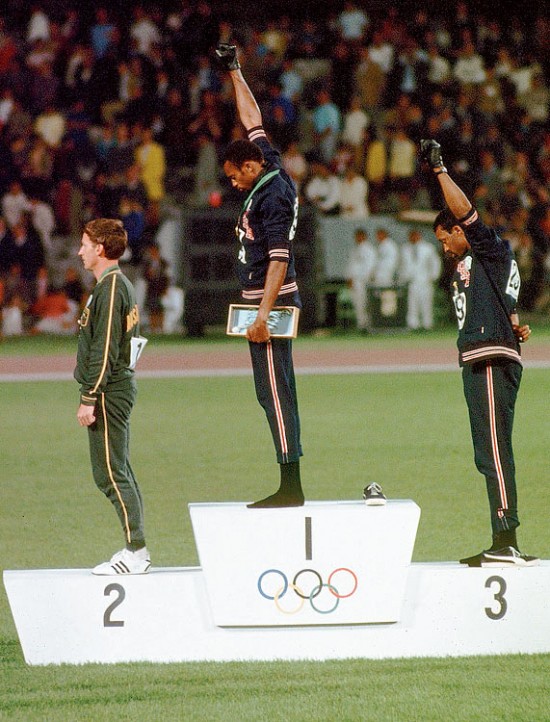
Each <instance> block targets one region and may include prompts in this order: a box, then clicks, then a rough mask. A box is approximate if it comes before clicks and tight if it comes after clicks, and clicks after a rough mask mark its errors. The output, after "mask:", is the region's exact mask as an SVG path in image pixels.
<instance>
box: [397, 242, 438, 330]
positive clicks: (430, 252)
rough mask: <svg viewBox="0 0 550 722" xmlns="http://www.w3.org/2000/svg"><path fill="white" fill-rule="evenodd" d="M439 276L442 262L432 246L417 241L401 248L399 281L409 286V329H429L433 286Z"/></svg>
mask: <svg viewBox="0 0 550 722" xmlns="http://www.w3.org/2000/svg"><path fill="white" fill-rule="evenodd" d="M440 275H441V259H440V257H439V253H438V252H437V250H436V248H435V246H434V245H433V244H432V243H428V241H423V240H419V241H417V242H416V243H407V244H406V245H405V246H404V247H403V251H402V254H401V273H400V278H401V281H402V282H403V283H406V284H407V285H408V299H407V326H408V327H409V328H412V329H417V328H425V329H430V328H432V326H433V296H434V283H435V281H437V279H438V278H439V276H440Z"/></svg>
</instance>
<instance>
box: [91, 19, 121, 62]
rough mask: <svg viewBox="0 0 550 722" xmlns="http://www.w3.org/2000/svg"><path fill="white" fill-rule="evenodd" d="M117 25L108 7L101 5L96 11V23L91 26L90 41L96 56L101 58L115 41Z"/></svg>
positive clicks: (98, 58)
mask: <svg viewBox="0 0 550 722" xmlns="http://www.w3.org/2000/svg"><path fill="white" fill-rule="evenodd" d="M116 31H117V29H116V26H115V25H114V24H113V23H111V22H110V20H109V12H108V10H107V8H105V7H103V6H100V7H98V8H97V9H96V12H95V23H94V24H93V25H92V27H91V28H90V42H91V46H92V50H93V53H94V57H95V58H96V59H97V60H100V59H101V58H102V57H103V56H104V55H105V54H106V53H107V51H108V49H109V47H110V46H111V44H112V43H113V41H114V39H115V34H116Z"/></svg>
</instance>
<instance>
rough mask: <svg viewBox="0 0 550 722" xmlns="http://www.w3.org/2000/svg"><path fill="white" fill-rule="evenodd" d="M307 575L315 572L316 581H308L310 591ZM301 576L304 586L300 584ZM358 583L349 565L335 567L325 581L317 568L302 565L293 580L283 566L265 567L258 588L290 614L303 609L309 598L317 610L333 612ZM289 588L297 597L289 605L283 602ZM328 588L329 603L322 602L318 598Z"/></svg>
mask: <svg viewBox="0 0 550 722" xmlns="http://www.w3.org/2000/svg"><path fill="white" fill-rule="evenodd" d="M308 576H313V581H310V582H309V585H308V588H309V592H308V591H307V589H304V587H305V585H306V584H307V577H308ZM300 579H301V581H302V586H298V581H299V580H300ZM357 585H358V582H357V575H356V574H355V572H353V571H352V570H351V569H348V568H347V567H338V569H334V570H333V571H332V572H331V573H330V574H329V577H328V579H327V581H326V582H323V579H322V577H321V575H320V574H319V572H318V571H316V570H315V569H300V571H299V572H296V574H295V575H294V579H293V580H292V581H291V582H290V581H289V580H288V577H287V576H286V574H285V573H284V572H282V571H281V570H280V569H266V570H265V572H262V573H261V574H260V576H259V577H258V591H259V592H260V594H261V595H262V597H264V599H268V600H269V601H272V602H274V603H275V606H276V607H277V609H278V610H279V612H281V613H282V614H289V615H292V614H298V612H300V611H301V610H302V607H303V606H304V604H305V602H306V600H309V603H310V605H311V608H312V609H313V610H314V611H315V612H317V613H318V614H332V612H334V611H336V609H337V608H338V605H339V604H340V600H341V599H347V598H348V597H351V596H352V595H353V594H355V592H356V590H357ZM289 589H290V590H291V591H293V592H294V594H295V595H296V597H297V598H298V602H297V603H296V604H295V605H291V606H290V607H289V606H287V605H286V604H284V605H283V604H281V599H282V598H283V597H284V596H285V594H286V593H287V592H288V590H289ZM325 589H326V590H327V592H328V594H326V595H323V600H324V599H329V600H330V605H327V604H326V603H324V601H323V604H321V600H320V599H319V597H320V596H321V593H322V592H323V590H325ZM331 597H333V598H334V601H332V600H331ZM287 599H288V597H287ZM314 600H317V601H314Z"/></svg>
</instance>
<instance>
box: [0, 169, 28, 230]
mask: <svg viewBox="0 0 550 722" xmlns="http://www.w3.org/2000/svg"><path fill="white" fill-rule="evenodd" d="M28 210H29V199H28V198H27V196H26V194H25V193H24V192H23V187H22V186H21V182H20V181H18V180H14V181H12V182H11V183H10V186H9V189H8V190H7V191H6V193H4V195H3V196H2V215H3V216H4V219H5V221H6V223H7V224H8V227H9V228H13V227H14V226H16V225H17V224H18V223H19V222H20V221H21V219H22V217H23V215H24V213H25V212H26V211H28Z"/></svg>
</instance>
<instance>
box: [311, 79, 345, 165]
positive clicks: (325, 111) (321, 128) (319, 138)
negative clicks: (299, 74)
mask: <svg viewBox="0 0 550 722" xmlns="http://www.w3.org/2000/svg"><path fill="white" fill-rule="evenodd" d="M341 121H342V118H341V114H340V110H339V109H338V107H337V106H336V105H335V104H334V103H333V102H332V100H331V96H330V93H329V91H328V90H327V89H326V88H321V90H319V92H318V93H317V105H316V106H315V108H314V109H313V128H314V131H315V138H316V144H317V145H318V147H319V151H320V153H321V156H322V158H323V160H324V161H325V163H330V161H331V160H332V156H333V155H334V153H335V151H336V146H337V144H338V141H339V139H340V126H341Z"/></svg>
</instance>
